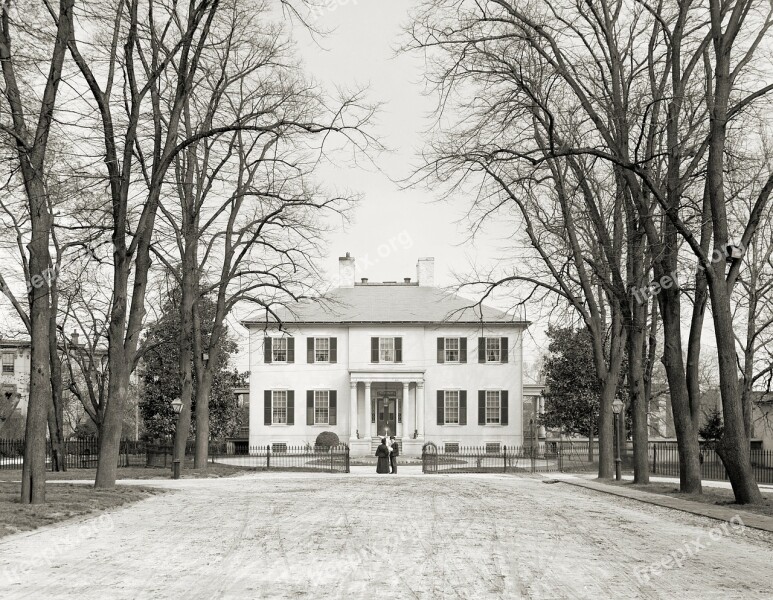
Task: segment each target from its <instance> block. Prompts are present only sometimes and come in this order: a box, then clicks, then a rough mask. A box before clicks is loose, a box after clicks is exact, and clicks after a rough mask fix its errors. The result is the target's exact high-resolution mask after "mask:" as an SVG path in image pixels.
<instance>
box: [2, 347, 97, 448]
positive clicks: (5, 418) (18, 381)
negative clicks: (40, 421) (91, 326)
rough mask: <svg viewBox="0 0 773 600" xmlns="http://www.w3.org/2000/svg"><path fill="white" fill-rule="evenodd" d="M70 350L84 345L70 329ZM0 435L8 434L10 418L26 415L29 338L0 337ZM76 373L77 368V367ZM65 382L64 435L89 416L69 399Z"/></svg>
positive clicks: (66, 373)
mask: <svg viewBox="0 0 773 600" xmlns="http://www.w3.org/2000/svg"><path fill="white" fill-rule="evenodd" d="M69 348H70V351H71V352H72V351H75V350H78V351H80V352H83V351H84V350H83V348H84V344H83V343H82V342H79V335H78V333H77V332H73V333H72V334H71V337H70V342H69ZM106 355H107V352H106V350H104V349H99V350H97V352H96V356H97V358H101V357H105V356H106ZM0 360H1V361H2V369H1V370H0V438H2V437H4V436H5V435H9V434H8V432H7V428H8V427H7V424H8V423H9V421H10V420H11V419H19V418H22V419H23V418H25V417H26V414H27V406H28V405H29V397H30V364H31V346H30V341H29V340H0ZM76 373H77V367H76ZM62 375H63V377H64V378H65V379H66V378H67V377H68V371H67V369H63V372H62ZM68 387H69V383H68V381H67V380H66V381H64V385H63V390H62V394H63V396H64V398H63V400H64V404H65V412H66V413H72V414H66V415H65V422H64V423H63V428H64V434H65V436H69V435H70V434H71V433H72V432H73V427H74V424H77V423H78V422H79V421H80V420H84V419H86V418H88V417H87V416H86V414H85V411H84V410H83V407H82V405H81V404H80V402H79V401H77V400H75V399H74V398H71V394H70V391H69V389H68Z"/></svg>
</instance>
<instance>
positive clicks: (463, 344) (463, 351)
mask: <svg viewBox="0 0 773 600" xmlns="http://www.w3.org/2000/svg"><path fill="white" fill-rule="evenodd" d="M459 362H461V363H466V362H467V338H466V337H463V338H459Z"/></svg>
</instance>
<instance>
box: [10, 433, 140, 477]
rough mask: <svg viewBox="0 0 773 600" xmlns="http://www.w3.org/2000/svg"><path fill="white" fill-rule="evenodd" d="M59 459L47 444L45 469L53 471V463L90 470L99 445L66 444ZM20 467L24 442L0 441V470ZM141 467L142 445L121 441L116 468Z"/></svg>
mask: <svg viewBox="0 0 773 600" xmlns="http://www.w3.org/2000/svg"><path fill="white" fill-rule="evenodd" d="M62 452H63V454H62V456H61V457H56V459H55V452H54V448H53V446H52V444H51V442H50V441H49V442H47V443H46V465H47V466H48V467H49V468H51V469H52V470H53V469H55V468H56V466H57V465H56V462H57V459H58V460H60V461H61V464H60V465H59V467H60V468H62V467H64V468H65V469H94V468H96V466H97V458H98V456H99V442H98V440H97V438H96V437H92V438H77V439H71V440H67V441H65V442H64V444H63V448H62ZM23 464H24V440H0V469H3V470H15V469H19V470H20V469H21V468H22V466H23ZM144 465H145V442H141V441H140V442H137V441H134V440H121V445H120V448H119V455H118V466H119V467H134V466H144Z"/></svg>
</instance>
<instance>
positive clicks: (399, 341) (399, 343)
mask: <svg viewBox="0 0 773 600" xmlns="http://www.w3.org/2000/svg"><path fill="white" fill-rule="evenodd" d="M395 362H399V363H401V362H403V338H401V337H396V338H395Z"/></svg>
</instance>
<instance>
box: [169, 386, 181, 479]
mask: <svg viewBox="0 0 773 600" xmlns="http://www.w3.org/2000/svg"><path fill="white" fill-rule="evenodd" d="M172 410H173V411H174V414H175V424H174V432H175V436H177V429H178V428H179V426H180V413H181V412H182V410H183V401H182V400H180V399H179V398H175V399H174V400H172ZM172 452H173V453H174V441H172ZM172 479H180V459H179V458H175V459H174V460H173V461H172Z"/></svg>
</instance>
